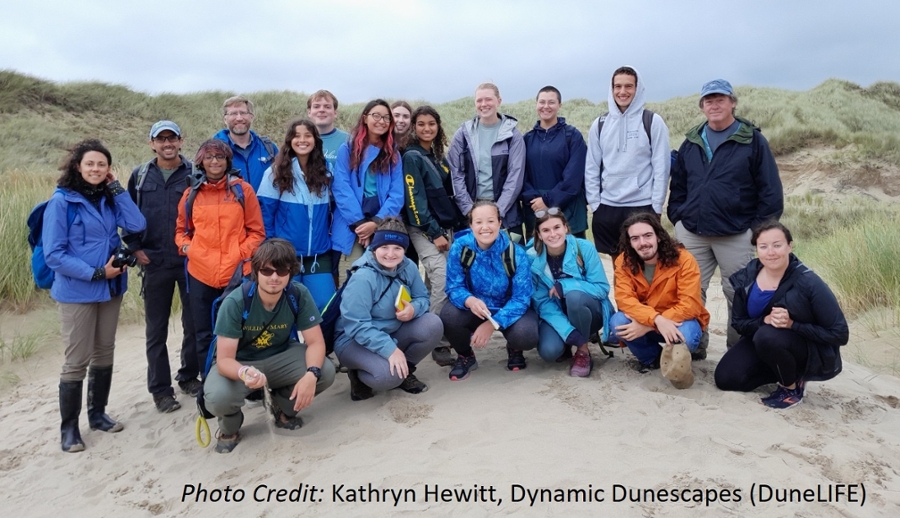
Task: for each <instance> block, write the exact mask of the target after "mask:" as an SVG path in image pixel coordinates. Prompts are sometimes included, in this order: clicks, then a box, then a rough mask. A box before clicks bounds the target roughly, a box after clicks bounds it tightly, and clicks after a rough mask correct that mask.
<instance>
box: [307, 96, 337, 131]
mask: <svg viewBox="0 0 900 518" xmlns="http://www.w3.org/2000/svg"><path fill="white" fill-rule="evenodd" d="M306 116H307V117H309V118H310V119H311V120H312V121H313V124H315V125H316V127H317V128H319V133H328V132H330V131H331V130H333V129H334V119H335V118H337V109H336V108H335V107H334V102H333V101H332V100H331V99H329V98H328V97H319V98H317V99H313V101H312V103H311V104H310V107H309V109H308V110H306Z"/></svg>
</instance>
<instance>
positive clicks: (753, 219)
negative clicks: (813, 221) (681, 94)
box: [667, 118, 784, 236]
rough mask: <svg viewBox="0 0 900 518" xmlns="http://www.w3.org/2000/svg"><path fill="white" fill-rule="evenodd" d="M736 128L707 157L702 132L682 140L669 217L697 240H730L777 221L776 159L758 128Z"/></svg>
mask: <svg viewBox="0 0 900 518" xmlns="http://www.w3.org/2000/svg"><path fill="white" fill-rule="evenodd" d="M738 121H740V122H741V126H740V128H738V130H737V131H736V132H735V133H734V134H733V135H731V136H730V137H728V139H727V140H725V142H723V143H722V145H720V146H719V147H718V149H716V152H715V154H713V156H712V159H711V160H710V159H708V158H707V152H706V149H707V146H706V144H705V143H704V141H703V137H702V131H703V129H704V128H705V127H706V124H707V123H705V122H704V123H703V124H701V125H699V126H696V127H694V128H693V129H691V130H690V131H688V132H687V134H686V135H685V137H686V138H685V140H684V143H682V144H681V148H680V149H679V150H678V158H677V159H676V160H675V164H674V165H673V166H672V180H671V183H670V184H669V188H670V194H669V209H668V212H667V214H668V216H669V220H670V221H671V222H672V224H675V223H677V222H679V221H681V223H682V224H683V225H684V228H685V229H686V230H688V231H690V232H692V233H694V234H697V235H698V236H733V235H736V234H741V233H743V232H745V231H746V230H747V229H749V228H753V227H754V226H756V225H757V224H759V223H762V222H763V221H765V220H767V219H770V218H776V219H777V218H780V217H781V213H782V211H783V210H784V194H783V193H782V189H781V178H780V177H779V176H778V166H777V165H775V157H773V156H772V151H771V150H770V149H769V143H768V141H766V138H765V137H763V136H762V133H760V132H759V129H757V128H755V127H753V124H752V123H750V122H749V121H747V120H744V119H741V118H738Z"/></svg>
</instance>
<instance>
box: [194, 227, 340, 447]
mask: <svg viewBox="0 0 900 518" xmlns="http://www.w3.org/2000/svg"><path fill="white" fill-rule="evenodd" d="M251 267H252V270H251V271H252V273H251V279H252V281H253V282H254V283H255V286H252V287H251V289H250V293H249V296H251V297H252V299H251V303H250V311H249V312H248V314H247V316H246V318H243V317H242V314H243V312H244V300H243V297H244V290H243V289H236V290H234V291H233V292H231V294H229V295H228V296H227V297H225V300H223V301H222V306H221V307H220V308H219V314H218V318H217V319H216V335H217V336H218V345H217V347H216V363H215V365H214V366H213V367H214V368H211V369H210V371H209V374H208V376H207V378H206V382H205V385H204V395H205V403H206V408H207V410H209V411H210V412H211V413H212V414H213V415H215V416H216V417H217V418H218V421H219V433H218V437H217V438H218V442H217V444H216V451H217V452H219V453H229V452H231V450H233V449H234V447H235V446H237V444H238V442H240V440H241V435H240V433H239V430H240V428H241V424H242V423H243V422H244V414H243V413H242V412H241V406H242V405H243V404H244V398H245V397H247V395H248V394H250V393H251V392H253V391H254V390H256V389H260V388H264V387H267V388H268V389H269V390H270V391H271V393H272V400H273V406H274V408H273V412H274V413H275V426H277V427H279V428H287V429H289V430H295V429H297V428H300V427H301V426H302V425H303V421H302V419H301V418H300V416H299V415H297V412H299V411H300V410H303V409H304V408H306V407H308V406H309V405H310V404H311V403H312V402H313V398H314V397H315V396H316V395H318V394H319V393H320V392H322V391H323V390H325V389H327V388H328V387H330V386H331V384H332V383H334V365H332V363H331V362H328V361H325V340H324V339H323V338H322V331H321V329H320V328H319V323H320V322H321V320H322V317H321V316H320V315H319V311H318V309H316V304H315V302H313V298H312V296H311V295H310V293H309V291H308V290H307V289H306V288H305V287H304V286H303V285H301V284H299V283H296V282H295V283H292V284H291V283H290V280H291V277H293V276H295V275H297V273H299V271H300V262H299V261H298V260H297V253H296V251H295V250H294V247H293V246H291V244H290V243H289V242H288V241H285V240H284V239H270V240H268V241H265V242H263V244H261V245H260V246H259V248H258V249H257V250H256V252H255V253H254V254H253V258H252V260H251ZM292 297H293V298H296V301H293V300H289V299H291V298H292ZM295 310H296V314H295ZM294 329H296V330H297V332H299V333H300V335H302V336H303V342H304V343H300V342H298V341H296V340H295V339H292V338H291V336H292V334H293V333H292V331H293V330H294Z"/></svg>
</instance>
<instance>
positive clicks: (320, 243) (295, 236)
mask: <svg viewBox="0 0 900 518" xmlns="http://www.w3.org/2000/svg"><path fill="white" fill-rule="evenodd" d="M291 166H292V167H293V172H294V192H290V191H285V192H283V193H280V192H279V191H278V187H277V186H275V184H274V181H273V178H274V172H273V171H272V168H271V167H270V168H268V169H266V173H265V176H264V177H263V181H262V183H261V184H260V186H259V190H258V191H257V194H256V197H257V198H259V206H260V209H262V217H263V223H264V224H265V227H266V237H280V238H284V239H287V240H288V241H290V242H291V244H292V245H294V248H296V249H297V255H298V256H301V257H312V256H315V255H319V254H324V253H325V252H328V251H330V250H331V237H330V235H329V234H330V229H331V197H330V194H329V192H330V188H326V189H324V191H323V192H322V195H321V196H317V195H315V194H314V193H311V192H310V191H309V187H307V185H306V177H305V175H304V174H303V171H302V170H301V169H300V162H298V161H297V159H296V158H293V159H292V160H291Z"/></svg>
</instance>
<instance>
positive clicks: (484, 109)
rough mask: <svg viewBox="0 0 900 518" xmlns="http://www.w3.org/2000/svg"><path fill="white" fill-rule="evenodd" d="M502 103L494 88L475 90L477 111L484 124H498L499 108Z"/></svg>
mask: <svg viewBox="0 0 900 518" xmlns="http://www.w3.org/2000/svg"><path fill="white" fill-rule="evenodd" d="M501 102H502V101H501V99H500V97H499V96H498V95H497V94H496V92H494V89H493V88H484V89H481V90H475V111H476V113H478V118H479V119H481V122H482V123H483V124H494V123H496V122H497V119H498V117H497V108H499V107H500V103H501Z"/></svg>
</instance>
